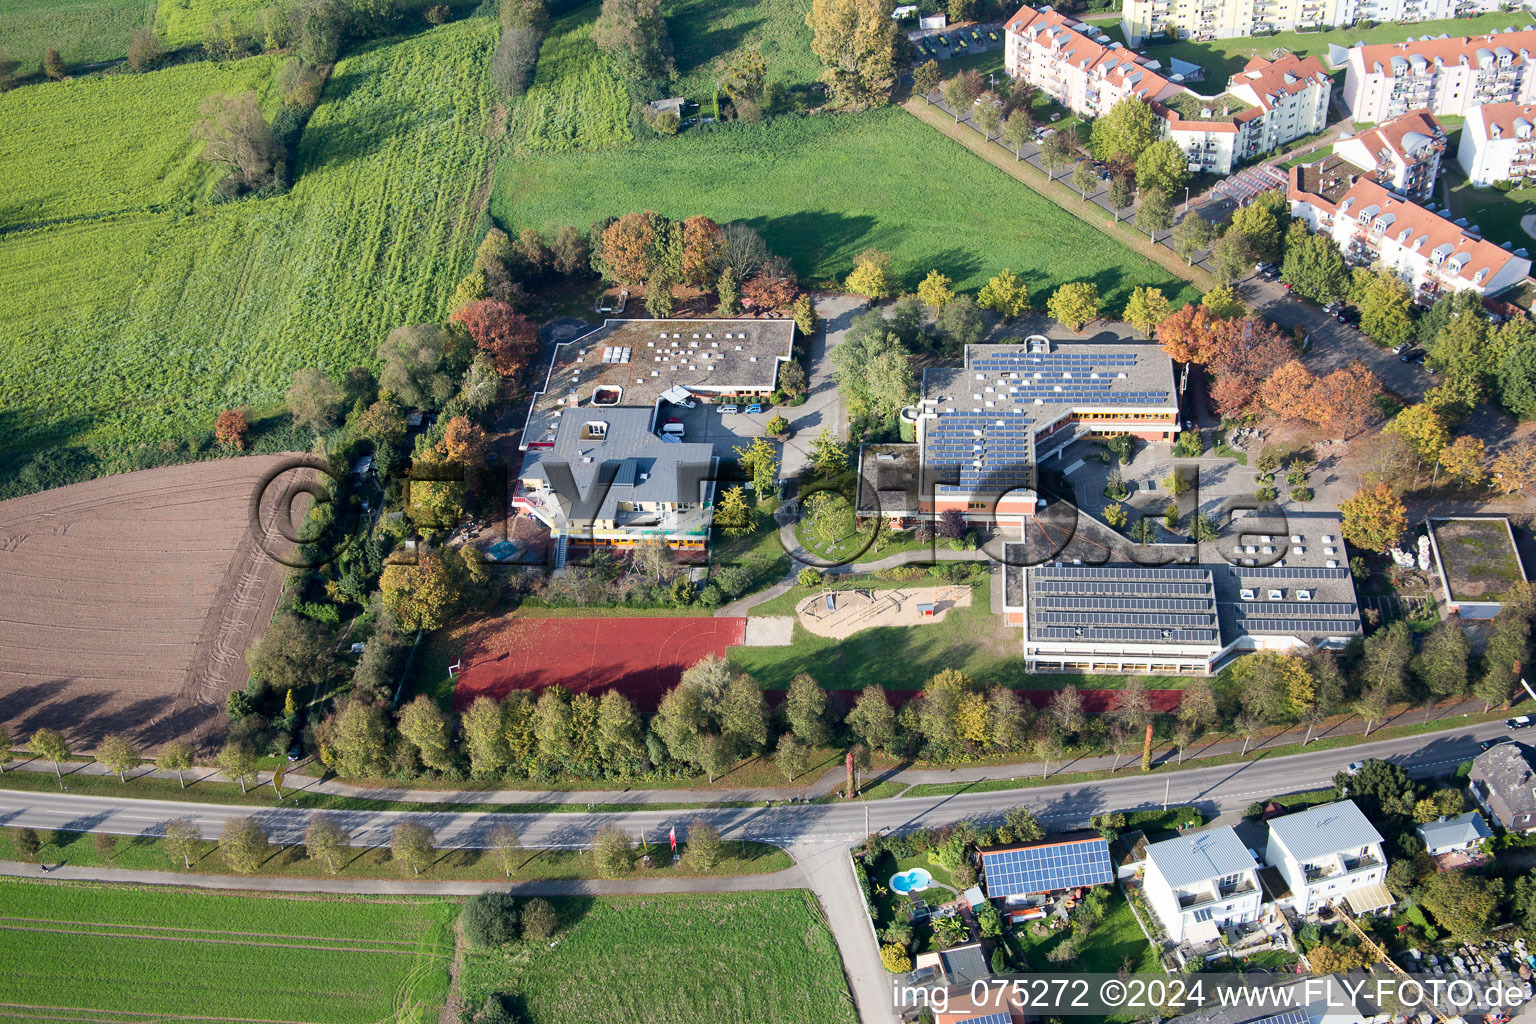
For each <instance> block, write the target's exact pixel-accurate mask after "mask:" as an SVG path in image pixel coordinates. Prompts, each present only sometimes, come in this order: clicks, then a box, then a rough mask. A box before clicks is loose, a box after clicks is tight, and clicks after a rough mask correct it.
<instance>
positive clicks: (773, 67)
mask: <svg viewBox="0 0 1536 1024" xmlns="http://www.w3.org/2000/svg"><path fill="white" fill-rule="evenodd" d="M810 9H811V4H810V0H744V2H742V3H736V4H722V3H716V2H714V0H673V3H672V4H671V6H670V8H667V7H664V8H663V10H664V12H665V13H666V16H667V26H668V29H669V30H670V32H671V35H672V48H673V54H674V57H675V59H676V61H677V72H678V75H679V81H678V83H677V86H676V89H677V92H676V95H678V96H687V97H689V98H691V99H694V100H697V101H700V102H702V101H704V100H707V99H710V98H711V97H712V96H713V95H714V90H715V86H716V85H717V83H718V82H719V80H720V77H721V76H720V74H719V72H718V62H719V58H721V57H723V56H725V55H727V54H730V53H732V52H735V51H737V50H740V49H741V48H743V47H748V46H751V47H756V48H757V49H759V50H761V51H762V54H763V59H764V60H766V61H767V62H768V79H769V81H772V82H778V83H780V84H781V85H783V86H785V87H786V88H795V87H798V86H804V85H808V84H810V83H812V82H814V81H816V80H817V77H818V76H819V75H820V74H821V62H820V61H818V60H817V59H816V57H815V56H814V55H813V54H812V53H811V30H810V27H809V26H807V25H806V23H805V16H806V14H807V13H808V12H809V11H810ZM999 52H1001V51H999Z"/></svg>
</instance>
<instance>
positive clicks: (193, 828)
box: [162, 818, 250, 871]
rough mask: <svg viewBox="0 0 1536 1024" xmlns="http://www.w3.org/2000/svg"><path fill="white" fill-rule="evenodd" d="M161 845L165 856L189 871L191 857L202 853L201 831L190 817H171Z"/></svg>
mask: <svg viewBox="0 0 1536 1024" xmlns="http://www.w3.org/2000/svg"><path fill="white" fill-rule="evenodd" d="M246 820H250V819H246ZM162 845H163V846H164V848H165V854H166V856H167V857H169V858H171V860H172V861H178V860H179V861H181V866H182V867H183V868H184V869H185V870H187V871H191V870H192V858H193V857H201V856H202V853H203V849H202V847H203V833H202V832H201V831H200V830H199V829H198V827H197V822H195V821H193V820H192V819H191V818H173V819H171V820H170V821H168V822H166V823H165V838H164V840H162ZM237 870H238V869H237Z"/></svg>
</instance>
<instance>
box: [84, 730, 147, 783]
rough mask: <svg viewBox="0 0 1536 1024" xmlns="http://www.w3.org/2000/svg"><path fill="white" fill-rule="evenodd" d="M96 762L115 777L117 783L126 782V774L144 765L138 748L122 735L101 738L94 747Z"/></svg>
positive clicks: (116, 734) (114, 734) (115, 734)
mask: <svg viewBox="0 0 1536 1024" xmlns="http://www.w3.org/2000/svg"><path fill="white" fill-rule="evenodd" d="M96 760H98V761H100V762H101V764H102V766H103V767H105V768H106V769H107V770H108V771H110V772H112V773H113V774H114V775H116V776H117V780H118V781H119V782H125V781H127V774H128V773H129V772H131V771H133V769H135V768H137V767H138V766H139V765H141V764H143V763H144V758H143V756H141V755H140V753H139V748H138V747H137V746H135V745H134V742H133V741H132V740H130V739H129V738H128V737H127V736H124V735H123V734H122V733H113V734H112V735H110V736H104V737H102V740H101V742H100V743H99V744H97V746H96Z"/></svg>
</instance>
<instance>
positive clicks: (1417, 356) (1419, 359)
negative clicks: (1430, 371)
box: [1410, 349, 1426, 366]
mask: <svg viewBox="0 0 1536 1024" xmlns="http://www.w3.org/2000/svg"><path fill="white" fill-rule="evenodd" d="M1425 355H1426V353H1425V352H1424V350H1423V349H1420V350H1419V351H1417V352H1415V353H1414V354H1413V359H1412V360H1410V361H1411V362H1413V363H1414V364H1416V365H1418V366H1423V365H1424V357H1425Z"/></svg>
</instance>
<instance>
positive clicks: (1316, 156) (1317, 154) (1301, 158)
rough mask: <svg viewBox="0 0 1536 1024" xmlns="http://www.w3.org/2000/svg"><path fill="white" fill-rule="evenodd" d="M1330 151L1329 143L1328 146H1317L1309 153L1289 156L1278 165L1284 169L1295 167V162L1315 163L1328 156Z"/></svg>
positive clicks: (1331, 148)
mask: <svg viewBox="0 0 1536 1024" xmlns="http://www.w3.org/2000/svg"><path fill="white" fill-rule="evenodd" d="M1332 152H1333V146H1331V145H1329V146H1319V147H1318V148H1316V149H1314V150H1312V151H1311V152H1309V153H1301V154H1298V155H1297V156H1293V157H1291V158H1290V159H1289V160H1286V161H1285V162H1283V163H1282V164H1280V166H1281V167H1282V168H1283V169H1285V170H1290V169H1291V168H1292V167H1295V166H1296V165H1297V164H1311V163H1316V162H1317V161H1319V160H1321V159H1323V158H1324V157H1326V156H1328V155H1329V154H1331V153H1332Z"/></svg>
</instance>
